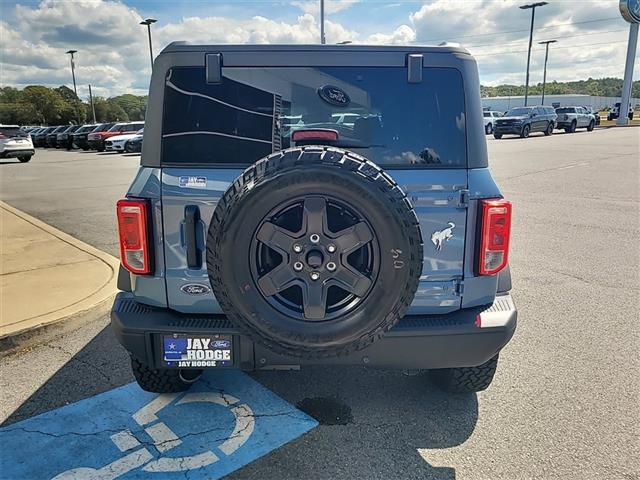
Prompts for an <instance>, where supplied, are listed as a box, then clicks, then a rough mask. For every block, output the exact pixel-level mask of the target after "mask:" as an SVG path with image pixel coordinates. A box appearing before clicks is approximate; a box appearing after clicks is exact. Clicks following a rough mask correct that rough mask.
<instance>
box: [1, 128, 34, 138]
mask: <svg viewBox="0 0 640 480" xmlns="http://www.w3.org/2000/svg"><path fill="white" fill-rule="evenodd" d="M28 135H29V134H28V133H27V132H25V131H24V130H22V129H21V128H20V127H0V138H16V137H27V136H28Z"/></svg>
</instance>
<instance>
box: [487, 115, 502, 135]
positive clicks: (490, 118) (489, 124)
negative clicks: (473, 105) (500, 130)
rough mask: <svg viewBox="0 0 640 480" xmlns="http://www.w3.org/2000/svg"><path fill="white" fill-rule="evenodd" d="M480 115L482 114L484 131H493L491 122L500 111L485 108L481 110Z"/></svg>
mask: <svg viewBox="0 0 640 480" xmlns="http://www.w3.org/2000/svg"><path fill="white" fill-rule="evenodd" d="M482 115H483V116H484V132H485V133H486V134H487V135H491V134H492V133H493V122H494V121H495V119H496V118H499V117H501V116H502V112H494V111H487V110H485V111H484V112H482Z"/></svg>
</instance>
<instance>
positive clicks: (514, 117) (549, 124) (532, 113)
mask: <svg viewBox="0 0 640 480" xmlns="http://www.w3.org/2000/svg"><path fill="white" fill-rule="evenodd" d="M557 118H558V116H557V115H556V111H555V110H554V108H553V107H545V106H540V107H516V108H512V109H510V110H509V111H508V112H507V113H505V114H504V116H503V117H501V118H499V119H497V120H496V121H495V125H494V126H493V136H494V138H498V139H500V138H502V136H503V135H506V134H510V135H518V136H519V137H521V138H527V137H529V134H531V133H533V132H542V133H544V134H545V135H547V136H549V135H551V134H553V129H554V128H555V127H556V120H557Z"/></svg>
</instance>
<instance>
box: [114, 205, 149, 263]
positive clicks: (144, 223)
mask: <svg viewBox="0 0 640 480" xmlns="http://www.w3.org/2000/svg"><path fill="white" fill-rule="evenodd" d="M148 209H149V203H148V202H147V201H146V200H142V199H126V200H119V201H118V204H117V212H118V233H119V237H120V260H121V261H122V265H123V266H124V268H126V269H127V270H129V271H130V272H131V273H135V274H137V275H145V274H149V273H151V255H150V253H151V252H150V251H149V241H148V238H149V235H148V225H149V224H148V219H149V215H148V213H149V212H148Z"/></svg>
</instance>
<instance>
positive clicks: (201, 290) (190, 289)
mask: <svg viewBox="0 0 640 480" xmlns="http://www.w3.org/2000/svg"><path fill="white" fill-rule="evenodd" d="M180 290H182V291H183V292H184V293H187V294H189V295H204V294H206V293H209V292H210V291H211V289H210V288H209V287H207V286H206V285H202V284H201V283H187V284H186V285H182V286H181V287H180Z"/></svg>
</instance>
